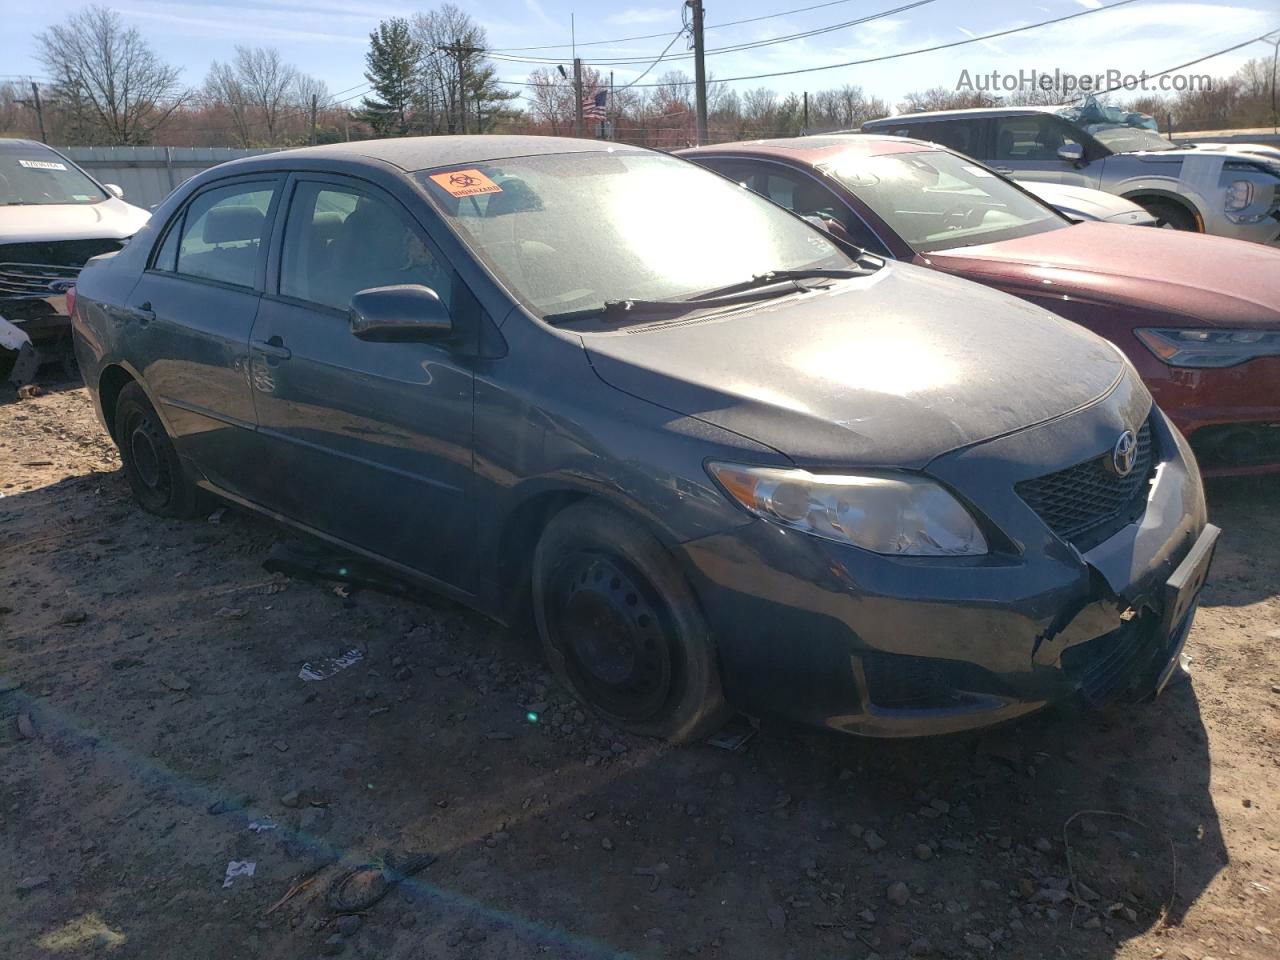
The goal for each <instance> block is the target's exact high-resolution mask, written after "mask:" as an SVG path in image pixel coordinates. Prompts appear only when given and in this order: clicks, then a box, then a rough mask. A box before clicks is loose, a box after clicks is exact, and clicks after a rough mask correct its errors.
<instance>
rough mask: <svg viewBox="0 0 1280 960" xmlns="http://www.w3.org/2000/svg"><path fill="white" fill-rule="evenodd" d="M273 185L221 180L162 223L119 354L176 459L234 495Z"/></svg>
mask: <svg viewBox="0 0 1280 960" xmlns="http://www.w3.org/2000/svg"><path fill="white" fill-rule="evenodd" d="M282 184H283V178H282V177H278V176H265V177H264V176H258V177H246V178H238V179H235V180H221V181H218V182H216V183H213V184H210V185H209V186H207V187H205V188H204V189H202V190H200V191H199V192H197V193H195V194H194V195H193V196H192V197H191V199H190V200H189V201H188V202H187V203H186V204H185V205H184V206H183V207H182V209H181V210H179V211H178V213H176V214H175V215H174V216H173V218H172V219H171V220H170V222H169V223H168V224H167V225H166V228H165V232H164V233H163V234H162V239H161V241H160V243H159V244H158V245H157V246H156V248H155V250H153V251H152V256H151V260H150V261H149V263H148V265H147V269H146V270H145V271H144V272H143V275H142V278H141V279H140V280H139V281H138V284H137V285H136V286H135V287H134V289H133V292H132V293H131V294H130V296H129V299H128V303H127V307H128V309H127V318H128V319H127V320H126V323H127V324H128V326H129V333H128V335H127V340H128V352H129V355H130V356H131V357H134V358H136V363H137V365H138V367H139V370H140V371H141V373H142V375H143V378H144V380H145V381H146V383H147V385H148V387H149V388H150V391H151V394H152V396H153V398H154V399H155V400H156V401H157V403H158V404H159V405H160V407H161V413H162V415H163V416H164V418H165V420H166V421H167V422H168V424H169V427H170V429H171V430H172V431H173V432H174V435H175V443H176V445H177V448H178V451H179V453H181V454H182V455H183V456H184V457H186V458H187V459H189V460H191V461H192V462H193V463H194V464H195V465H196V467H197V468H198V469H199V470H200V471H201V472H202V473H204V474H205V475H206V476H207V477H208V478H209V479H210V480H212V481H213V482H214V483H215V484H217V485H218V486H220V487H223V488H224V489H227V490H230V491H231V492H234V493H243V492H244V491H245V490H246V489H247V486H248V483H247V481H248V479H249V475H250V473H251V470H252V464H251V460H252V457H251V450H252V446H253V442H254V438H253V431H254V428H255V423H254V410H253V400H252V398H251V396H250V392H249V385H248V380H247V377H246V373H247V370H248V358H249V331H250V330H251V329H252V327H253V320H254V317H255V315H256V313H257V310H258V300H259V298H260V296H261V290H262V282H263V278H264V275H265V269H266V251H267V242H266V238H267V237H269V236H270V231H271V226H272V220H273V218H274V216H275V210H276V206H277V204H278V202H279V197H280V193H281V187H282Z"/></svg>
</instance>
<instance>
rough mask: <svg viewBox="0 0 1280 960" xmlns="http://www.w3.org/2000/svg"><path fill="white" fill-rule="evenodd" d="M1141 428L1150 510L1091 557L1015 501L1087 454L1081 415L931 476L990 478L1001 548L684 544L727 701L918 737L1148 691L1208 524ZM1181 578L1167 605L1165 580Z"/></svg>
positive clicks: (1210, 530) (727, 538) (978, 481)
mask: <svg viewBox="0 0 1280 960" xmlns="http://www.w3.org/2000/svg"><path fill="white" fill-rule="evenodd" d="M1143 403H1149V400H1148V399H1146V397H1145V393H1138V392H1135V393H1133V394H1132V396H1130V397H1128V398H1124V397H1121V398H1118V399H1117V402H1115V403H1112V404H1109V405H1108V407H1107V411H1108V412H1106V413H1105V414H1103V415H1101V416H1099V417H1098V423H1097V424H1096V426H1097V428H1098V429H1097V434H1098V436H1099V437H1108V436H1109V437H1114V436H1115V433H1112V432H1110V431H1111V430H1113V429H1116V428H1118V427H1120V426H1123V425H1124V424H1125V423H1128V424H1132V423H1134V422H1141V420H1142V416H1141V414H1140V412H1136V409H1135V404H1137V405H1138V407H1139V408H1140V407H1141V405H1142V404H1143ZM1095 416H1097V413H1096V412H1095ZM1073 421H1076V422H1074V423H1073ZM1152 423H1153V425H1154V427H1155V429H1156V430H1157V432H1158V435H1159V443H1160V448H1161V450H1162V451H1163V452H1162V454H1161V463H1160V466H1159V468H1158V470H1157V472H1156V476H1155V480H1154V482H1153V484H1152V488H1151V492H1150V497H1149V500H1148V504H1147V507H1146V509H1145V511H1144V512H1143V514H1142V516H1141V517H1140V518H1139V519H1138V520H1137V521H1135V522H1133V523H1131V524H1129V525H1128V526H1126V527H1125V528H1123V529H1122V530H1120V531H1119V532H1118V533H1116V534H1114V535H1113V536H1112V537H1110V538H1108V539H1107V540H1105V541H1103V542H1102V543H1100V544H1098V545H1097V546H1096V547H1094V548H1093V549H1091V550H1089V551H1087V552H1086V553H1081V552H1079V551H1077V550H1076V549H1075V548H1074V547H1072V546H1071V545H1070V544H1067V543H1065V542H1063V541H1062V540H1059V539H1058V538H1056V537H1054V536H1053V535H1052V534H1051V533H1049V531H1048V529H1047V528H1046V527H1044V525H1043V523H1042V522H1041V521H1040V520H1039V518H1038V517H1036V516H1035V515H1034V514H1032V513H1031V512H1030V510H1029V508H1027V507H1026V506H1025V504H1020V501H1017V498H1016V497H1015V496H1014V495H1013V493H1012V487H1013V484H1014V483H1015V482H1016V481H1017V480H1018V479H1021V477H1019V476H1018V475H1017V473H1018V471H1025V472H1027V473H1029V474H1033V475H1034V473H1035V472H1036V471H1039V470H1043V464H1052V463H1057V464H1061V463H1062V462H1063V453H1064V451H1065V452H1067V453H1068V459H1067V462H1071V460H1070V459H1069V457H1071V456H1075V454H1074V453H1071V451H1072V450H1073V447H1075V448H1077V449H1078V450H1079V452H1080V453H1082V454H1084V453H1087V452H1095V451H1096V441H1094V440H1093V439H1091V438H1090V436H1089V434H1090V433H1091V432H1092V431H1090V430H1083V431H1082V430H1081V424H1080V423H1079V422H1078V421H1077V420H1076V418H1075V417H1068V418H1065V419H1064V420H1062V421H1058V422H1057V423H1055V424H1050V425H1047V426H1045V427H1043V428H1039V429H1037V430H1034V431H1027V432H1025V434H1024V435H1014V436H1012V437H1006V438H1002V439H1000V440H997V441H993V442H991V443H988V444H984V445H980V446H979V447H976V448H971V449H970V450H967V451H961V452H959V453H957V454H956V455H954V456H948V457H946V458H943V460H945V461H946V462H943V460H940V461H937V462H935V464H933V465H931V467H930V473H932V474H933V475H935V476H937V477H938V478H939V479H942V480H943V481H944V482H948V483H950V484H951V486H952V488H953V489H955V490H961V491H968V490H983V489H984V487H983V483H984V482H985V489H986V490H987V491H990V497H991V498H992V499H991V502H989V503H988V502H982V503H977V506H978V507H979V509H980V510H981V511H982V513H983V514H985V515H986V516H988V517H990V518H991V519H992V520H993V521H995V522H996V523H997V524H998V525H999V526H1000V528H1001V529H1002V530H1003V531H1005V532H1006V533H1007V534H1008V535H1009V537H1010V539H1011V542H1012V544H1013V547H1012V549H1010V550H1009V551H1007V552H993V553H992V554H990V555H988V556H984V557H973V558H955V559H950V558H947V559H943V558H896V557H883V556H876V555H872V554H868V553H866V552H864V551H860V550H857V549H855V548H853V547H848V546H844V545H841V544H836V543H831V542H829V541H823V540H819V539H817V538H814V537H809V536H806V535H805V534H802V533H799V532H796V531H792V530H787V529H785V528H782V527H779V526H777V525H774V524H770V523H767V522H765V521H759V522H757V523H753V524H750V525H748V526H746V527H743V528H740V529H739V530H737V531H735V532H733V533H726V534H720V535H716V536H712V537H706V538H702V539H699V540H693V541H690V542H688V543H686V544H684V548H683V549H684V554H685V558H686V560H687V565H688V570H689V573H690V577H691V579H692V581H693V583H694V587H695V590H696V591H697V593H698V595H699V597H700V599H701V601H702V604H703V607H704V610H705V611H706V613H707V617H708V620H709V622H710V624H711V628H712V630H713V632H714V633H715V635H716V637H717V641H718V653H719V657H720V663H721V672H722V680H723V684H724V689H725V692H726V695H727V696H728V697H729V699H730V701H731V702H732V703H734V704H735V705H736V706H738V707H739V708H741V709H744V710H747V711H748V712H755V713H766V714H775V715H782V716H785V717H788V718H790V719H794V720H798V721H801V722H805V723H809V724H813V725H818V726H824V727H828V728H832V729H837V730H841V731H845V732H849V733H857V734H863V735H871V736H919V735H929V734H939V733H949V732H954V731H959V730H964V729H970V728H975V727H982V726H987V725H990V724H993V723H998V722H1001V721H1004V720H1009V719H1012V718H1014V717H1017V716H1020V715H1022V714H1025V713H1029V712H1031V711H1033V710H1036V709H1038V708H1040V707H1042V706H1045V705H1046V704H1048V703H1051V702H1054V701H1059V700H1064V699H1067V698H1070V697H1074V696H1083V697H1084V698H1085V699H1087V700H1090V701H1092V702H1094V703H1100V702H1106V701H1109V700H1115V699H1122V698H1127V699H1141V698H1143V697H1145V696H1148V695H1151V694H1153V693H1154V692H1156V691H1157V690H1158V689H1159V688H1160V687H1161V686H1162V685H1163V684H1164V683H1165V682H1167V680H1168V677H1169V675H1170V674H1171V673H1172V671H1173V666H1174V665H1176V662H1177V657H1178V654H1179V652H1180V650H1181V645H1182V643H1183V642H1184V641H1185V637H1186V634H1187V632H1188V631H1189V629H1190V626H1191V622H1192V619H1193V617H1194V607H1195V605H1194V601H1195V596H1196V595H1197V594H1198V590H1199V586H1200V585H1201V584H1202V583H1203V577H1204V574H1205V573H1206V572H1207V569H1208V563H1209V559H1208V558H1211V555H1212V549H1213V544H1214V542H1216V538H1217V528H1215V527H1210V526H1207V525H1206V522H1205V510H1204V499H1203V493H1202V490H1201V487H1200V482H1199V476H1198V474H1197V473H1196V469H1195V466H1194V461H1193V460H1192V459H1191V457H1190V454H1189V451H1188V450H1187V448H1186V444H1185V441H1184V440H1183V439H1182V438H1181V437H1180V436H1179V435H1178V434H1177V432H1176V431H1175V430H1174V429H1173V428H1172V427H1171V426H1170V424H1169V423H1168V421H1167V420H1166V419H1165V418H1164V417H1163V415H1162V414H1160V413H1159V411H1158V410H1155V411H1153V412H1152ZM1091 444H1092V446H1090V445H1091ZM1104 449H1105V448H1104ZM1037 456H1040V457H1043V460H1042V461H1041V463H1040V464H1037V463H1036V458H1037ZM1079 459H1084V456H1080V457H1079ZM1009 465H1014V466H1012V467H1010V466H1009ZM1010 471H1012V472H1010ZM998 472H1003V475H1002V476H1000V477H999V482H998V483H993V475H994V474H996V473H998ZM974 499H975V502H976V501H977V499H978V498H976V497H975V498H974ZM1192 557H1195V558H1200V559H1199V560H1198V561H1197V562H1196V563H1194V564H1193V566H1194V573H1195V576H1194V577H1191V576H1190V575H1189V574H1188V573H1187V570H1186V569H1184V565H1185V564H1186V563H1187V562H1189V558H1192ZM1192 580H1194V584H1195V586H1194V588H1193V589H1191V590H1190V592H1189V593H1188V591H1187V590H1182V591H1180V592H1179V593H1178V596H1179V597H1180V598H1181V599H1180V600H1179V602H1178V603H1177V604H1174V603H1173V602H1171V600H1170V591H1171V590H1172V589H1173V586H1172V585H1174V584H1176V583H1178V582H1180V581H1188V582H1190V581H1192ZM1175 614H1176V616H1177V619H1176V621H1170V620H1169V619H1168V617H1170V616H1174V615H1175Z"/></svg>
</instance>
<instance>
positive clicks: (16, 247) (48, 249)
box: [0, 238, 124, 300]
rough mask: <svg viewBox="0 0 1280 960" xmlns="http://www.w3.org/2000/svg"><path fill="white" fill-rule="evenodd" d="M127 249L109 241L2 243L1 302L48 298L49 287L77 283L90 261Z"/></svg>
mask: <svg viewBox="0 0 1280 960" xmlns="http://www.w3.org/2000/svg"><path fill="white" fill-rule="evenodd" d="M123 247H124V242H123V241H121V240H111V239H106V238H100V239H90V240H51V241H46V242H36V243H6V244H0V299H4V300H12V299H25V298H28V297H36V298H41V297H48V296H50V295H51V294H52V293H54V292H55V291H52V290H51V289H50V287H49V284H51V283H54V282H55V281H58V280H72V281H74V280H75V278H76V277H77V276H78V275H79V273H80V268H81V267H83V266H84V265H85V264H86V263H87V262H88V261H89V260H90V258H92V257H96V256H98V255H99V254H101V253H111V252H112V251H113V250H120V249H122V248H123Z"/></svg>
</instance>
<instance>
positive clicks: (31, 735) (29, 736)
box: [18, 713, 39, 740]
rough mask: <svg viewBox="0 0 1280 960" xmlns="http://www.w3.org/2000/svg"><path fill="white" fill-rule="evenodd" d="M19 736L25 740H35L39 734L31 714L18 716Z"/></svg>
mask: <svg viewBox="0 0 1280 960" xmlns="http://www.w3.org/2000/svg"><path fill="white" fill-rule="evenodd" d="M18 736H20V737H22V739H23V740H34V739H36V738H37V737H38V736H39V734H38V733H37V732H36V725H35V721H34V720H32V719H31V714H29V713H20V714H18Z"/></svg>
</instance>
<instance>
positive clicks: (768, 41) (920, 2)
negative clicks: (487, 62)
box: [486, 0, 936, 72]
mask: <svg viewBox="0 0 1280 960" xmlns="http://www.w3.org/2000/svg"><path fill="white" fill-rule="evenodd" d="M935 2H936V0H911V2H909V3H904V4H902V5H901V6H897V7H894V8H892V9H890V10H881V11H880V12H878V13H871V14H868V15H866V16H865V17H858V18H857V19H855V20H845V21H843V22H841V23H832V24H828V25H826V26H823V27H815V28H814V29H812V30H802V31H800V32H798V33H790V34H785V35H783V36H779V37H767V38H765V39H763V40H750V41H744V42H742V43H735V44H727V45H725V46H723V47H709V48H707V50H706V54H707V55H708V56H710V55H711V54H713V53H741V52H743V51H745V50H755V49H757V48H759V47H770V46H773V45H774V44H778V43H790V42H791V41H793V40H804V39H806V38H808V37H817V36H821V35H822V34H825V33H833V32H834V31H836V30H844V29H847V28H848V27H856V26H859V25H860V24H864V23H870V22H871V21H873V20H881V19H883V18H885V17H891V16H893V15H894V14H898V13H903V12H905V11H907V10H914V9H915V8H916V7H923V6H926V5H928V4H931V3H935ZM703 29H704V30H706V29H708V28H706V27H704V28H703ZM668 49H670V45H668ZM665 52H666V51H663V53H664V54H665ZM486 56H489V57H490V58H491V59H493V60H502V61H506V62H509V63H537V64H555V63H558V62H559V61H558V60H556V59H554V58H549V57H510V56H506V55H505V54H502V53H494V52H492V51H487V52H486ZM692 56H693V54H692V53H679V54H676V55H674V56H672V57H670V58H668V59H671V60H687V59H689V58H690V57H692ZM661 57H662V54H659V59H661ZM648 60H649V57H648V56H643V57H601V58H599V59H596V60H592V61H591V64H592V66H619V65H622V64H632V63H646V62H648ZM646 72H647V71H646Z"/></svg>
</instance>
